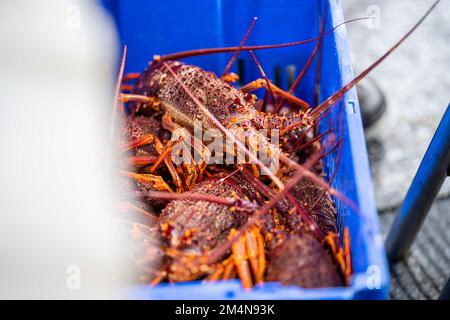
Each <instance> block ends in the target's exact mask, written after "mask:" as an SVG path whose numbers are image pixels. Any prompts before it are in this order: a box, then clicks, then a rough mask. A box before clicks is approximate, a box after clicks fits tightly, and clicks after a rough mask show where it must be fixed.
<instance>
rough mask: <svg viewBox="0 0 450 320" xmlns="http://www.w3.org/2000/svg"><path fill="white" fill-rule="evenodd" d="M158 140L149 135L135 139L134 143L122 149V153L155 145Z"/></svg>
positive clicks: (127, 144) (131, 142) (129, 143)
mask: <svg viewBox="0 0 450 320" xmlns="http://www.w3.org/2000/svg"><path fill="white" fill-rule="evenodd" d="M157 139H158V138H156V137H155V136H154V135H153V134H151V133H150V134H147V135H145V136H144V137H142V138H138V139H135V140H133V141H130V142H127V143H125V144H124V145H122V146H121V147H120V152H126V151H130V150H133V149H135V148H139V147H142V146H145V145H148V144H150V143H155V142H156V141H157Z"/></svg>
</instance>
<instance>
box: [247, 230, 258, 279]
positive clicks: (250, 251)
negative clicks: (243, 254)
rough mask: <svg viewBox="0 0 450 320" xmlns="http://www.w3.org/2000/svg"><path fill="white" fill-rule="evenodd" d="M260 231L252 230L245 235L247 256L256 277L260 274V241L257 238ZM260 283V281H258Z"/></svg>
mask: <svg viewBox="0 0 450 320" xmlns="http://www.w3.org/2000/svg"><path fill="white" fill-rule="evenodd" d="M258 233H259V231H258V230H257V229H255V228H252V229H251V230H250V231H247V232H246V233H245V247H246V250H247V256H248V259H249V261H250V267H251V268H252V272H253V274H254V275H255V278H256V275H257V274H259V265H258V257H259V252H258V240H257V238H256V234H258ZM256 282H258V281H256Z"/></svg>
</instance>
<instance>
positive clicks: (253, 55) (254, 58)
mask: <svg viewBox="0 0 450 320" xmlns="http://www.w3.org/2000/svg"><path fill="white" fill-rule="evenodd" d="M250 54H251V55H252V58H253V60H254V61H255V63H256V66H257V67H258V69H259V72H260V73H261V75H262V77H263V78H264V81H265V82H266V84H267V88H269V92H270V96H271V97H272V101H273V103H275V95H274V94H273V90H272V86H271V84H270V81H269V79H268V78H267V76H266V73H265V72H264V69H263V68H262V66H261V64H260V63H259V61H258V59H256V56H255V54H254V53H253V50H250Z"/></svg>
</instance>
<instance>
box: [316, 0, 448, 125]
mask: <svg viewBox="0 0 450 320" xmlns="http://www.w3.org/2000/svg"><path fill="white" fill-rule="evenodd" d="M440 1H441V0H437V1H435V2H434V3H433V5H432V6H431V7H430V8H429V9H428V11H427V12H426V13H425V14H424V15H423V17H422V18H420V20H419V21H418V22H417V23H416V24H415V25H414V26H413V27H412V28H411V29H410V30H409V31H408V32H407V33H406V34H405V35H404V36H403V37H402V38H401V39H400V40H399V41H398V42H397V43H396V44H394V46H393V47H392V48H390V49H389V50H388V51H387V52H386V53H385V54H383V55H382V56H381V57H380V58H378V59H377V60H376V61H375V62H374V63H373V64H372V65H371V66H369V67H368V68H367V69H366V70H364V71H363V72H361V74H359V75H358V76H357V77H356V78H354V79H353V80H352V81H350V82H349V83H348V84H346V85H345V86H344V87H342V88H341V89H340V90H339V91H338V92H336V93H334V94H333V95H332V96H331V97H329V98H328V99H326V100H325V101H324V102H322V103H321V104H320V105H319V106H317V107H316V108H315V109H314V110H313V111H312V112H311V113H310V115H311V117H317V116H318V115H320V114H321V113H322V112H324V111H325V110H327V109H328V108H330V107H331V106H332V105H334V104H335V103H336V102H337V101H338V100H339V99H341V98H342V96H343V95H344V94H345V93H346V92H348V91H349V90H350V89H351V88H353V86H355V85H356V84H357V83H358V82H360V81H361V80H362V79H364V77H365V76H367V74H368V73H369V72H371V71H372V70H373V69H375V68H376V67H377V66H378V65H379V64H380V63H381V62H383V61H384V59H386V57H387V56H389V55H390V54H391V53H392V52H393V51H394V50H395V49H397V48H398V47H399V46H400V45H401V44H402V43H403V41H405V40H406V39H407V38H408V37H409V36H410V35H411V33H413V32H414V31H415V30H416V29H417V28H418V27H419V26H420V25H421V24H422V22H423V21H424V20H425V19H426V18H427V17H428V15H429V14H430V13H431V11H433V9H434V8H435V7H436V6H437V4H438V3H439V2H440Z"/></svg>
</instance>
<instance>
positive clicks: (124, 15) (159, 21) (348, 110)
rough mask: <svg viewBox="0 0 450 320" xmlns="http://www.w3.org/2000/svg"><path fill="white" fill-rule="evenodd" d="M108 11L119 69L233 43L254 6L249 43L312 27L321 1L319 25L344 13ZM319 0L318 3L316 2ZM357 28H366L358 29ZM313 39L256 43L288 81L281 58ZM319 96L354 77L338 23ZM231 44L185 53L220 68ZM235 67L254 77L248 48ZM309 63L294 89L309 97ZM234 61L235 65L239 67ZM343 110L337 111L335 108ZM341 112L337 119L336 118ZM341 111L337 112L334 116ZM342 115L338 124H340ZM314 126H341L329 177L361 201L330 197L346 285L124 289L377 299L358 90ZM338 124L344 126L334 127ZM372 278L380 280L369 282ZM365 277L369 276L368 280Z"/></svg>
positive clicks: (147, 5)
mask: <svg viewBox="0 0 450 320" xmlns="http://www.w3.org/2000/svg"><path fill="white" fill-rule="evenodd" d="M102 2H103V4H104V5H105V7H107V8H108V9H109V10H110V11H111V12H112V15H113V16H114V18H115V20H116V23H117V27H118V31H119V34H120V39H121V42H122V44H126V45H127V46H128V55H127V64H126V71H127V72H137V71H142V70H143V69H144V68H145V67H146V65H147V63H148V61H150V60H151V59H152V56H153V54H165V53H172V52H176V51H184V50H189V49H197V48H205V47H220V46H232V45H238V44H239V43H240V41H241V39H242V37H243V35H244V34H245V31H246V30H247V27H248V26H249V24H250V23H251V21H252V19H253V17H254V16H257V17H258V22H257V24H256V26H255V28H254V29H253V31H252V33H251V35H250V37H249V39H248V41H247V44H272V43H283V42H289V41H296V40H301V39H308V38H312V37H316V36H317V35H318V33H319V27H318V21H319V20H318V17H319V14H320V12H323V11H324V9H323V8H322V7H324V6H325V5H326V6H328V16H327V26H326V30H330V29H331V28H332V27H333V26H335V25H337V24H339V23H341V22H343V21H344V18H343V12H342V5H341V1H340V0H326V1H323V0H317V1H316V0H302V1H299V0H284V1H280V0H253V1H250V0H240V1H231V0H216V1H212V0H204V1H195V2H194V1H185V0H172V1H158V2H150V1H147V0H135V1H125V0H124V1H120V0H103V1H102ZM324 2H325V5H324ZM363 31H364V30H363ZM314 45H315V43H309V44H305V45H300V46H295V47H290V48H283V49H274V50H263V51H256V52H255V54H256V55H257V57H258V59H259V60H260V62H261V64H262V66H263V68H264V69H265V71H266V73H267V75H268V77H269V78H271V79H274V78H275V77H276V76H275V72H276V71H275V70H278V71H277V72H278V74H279V75H281V76H278V78H279V81H280V86H281V87H284V88H287V86H288V84H287V82H288V80H287V72H286V68H287V66H289V65H294V66H295V67H296V69H297V72H299V70H301V68H302V66H303V65H304V64H305V62H306V60H307V59H308V57H309V55H310V53H311V52H312V50H313V48H314ZM322 50H323V51H322V52H323V57H322V64H321V92H320V97H321V99H323V98H326V97H328V96H330V95H331V94H332V93H334V92H336V91H337V90H339V88H340V87H342V85H343V84H346V83H348V82H349V81H350V80H351V79H353V71H352V66H351V61H350V53H349V48H348V42H347V34H346V30H345V27H340V28H338V29H337V30H336V31H335V32H334V33H333V34H330V35H328V36H327V37H326V38H325V39H324V42H323V48H322ZM230 55H231V54H218V55H217V54H216V55H210V56H203V57H194V58H189V59H187V60H186V61H187V62H188V63H192V64H197V65H199V66H201V67H203V68H204V69H207V70H211V71H214V72H217V73H219V74H220V73H221V72H222V71H223V69H224V67H225V65H226V63H227V61H228V59H229V57H230ZM239 59H240V60H241V62H240V64H241V77H242V78H243V79H242V80H243V82H244V83H246V82H249V81H251V80H254V79H256V78H258V77H260V74H259V71H258V69H257V67H256V66H255V64H254V62H253V60H252V58H251V57H250V55H249V54H248V53H241V54H240V55H239ZM315 63H316V61H315V62H314V64H313V65H312V66H311V67H310V69H309V71H308V72H307V74H306V76H305V78H304V80H303V81H302V83H301V84H300V86H299V89H298V90H297V94H298V95H299V96H300V97H302V98H303V99H305V100H307V101H309V102H312V100H313V92H314V81H315V68H316V67H315ZM236 65H237V64H235V65H234V69H233V71H235V72H237V66H236ZM341 110H342V111H343V117H341V115H342V112H340V111H341ZM342 119H343V121H342ZM339 120H341V121H339ZM342 125H343V127H342ZM321 126H322V129H323V128H324V127H329V126H332V127H334V128H335V129H336V130H337V132H338V133H340V134H343V139H344V144H343V150H342V155H341V160H340V164H339V167H338V171H337V174H336V177H335V179H334V181H333V187H334V188H336V189H338V190H340V191H341V192H342V193H344V194H345V195H346V196H347V197H348V198H350V199H352V200H353V201H354V202H355V203H356V204H357V205H358V206H359V208H360V212H359V213H355V212H353V211H352V210H351V209H350V208H349V207H348V206H347V205H345V204H343V203H341V202H340V201H338V200H337V201H336V202H337V203H336V205H337V210H338V216H339V218H338V223H339V228H340V230H341V231H342V229H343V226H348V227H349V229H350V236H351V252H352V256H353V269H354V274H353V277H352V280H351V284H350V286H349V287H345V288H344V287H342V288H325V289H302V288H299V287H295V286H291V287H286V286H281V285H279V284H277V283H267V284H265V285H264V287H262V288H255V289H253V290H252V291H250V292H245V291H244V290H243V289H242V288H241V286H240V284H239V282H238V281H236V280H233V281H228V282H221V283H216V284H208V285H206V284H202V283H200V282H190V283H182V284H176V285H173V284H172V285H171V284H162V285H159V286H158V287H156V288H153V289H150V288H149V287H144V286H142V287H135V288H133V289H132V290H130V291H129V292H127V295H128V296H129V297H133V298H143V299H384V298H387V296H388V290H389V270H388V267H387V262H386V258H385V251H384V247H383V241H382V236H381V233H380V227H379V222H378V216H377V210H376V206H375V200H374V194H373V190H372V181H371V176H370V171H369V163H368V159H367V151H366V145H365V140H364V133H363V128H362V123H361V115H360V111H359V105H358V99H357V96H356V90H355V89H353V90H351V91H349V92H348V93H347V94H346V95H345V97H344V99H343V100H342V102H341V103H340V105H338V106H336V107H335V108H334V109H333V112H331V113H330V115H329V116H328V118H327V119H325V120H324V121H322V125H321ZM340 128H342V130H341V129H340ZM336 154H337V153H336V152H335V153H333V154H332V155H330V156H328V157H327V158H326V159H325V170H326V172H327V173H328V174H330V172H332V170H333V167H334V165H335V157H336ZM377 283H378V284H379V287H378V288H377V286H376V285H377ZM368 284H369V285H368Z"/></svg>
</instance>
